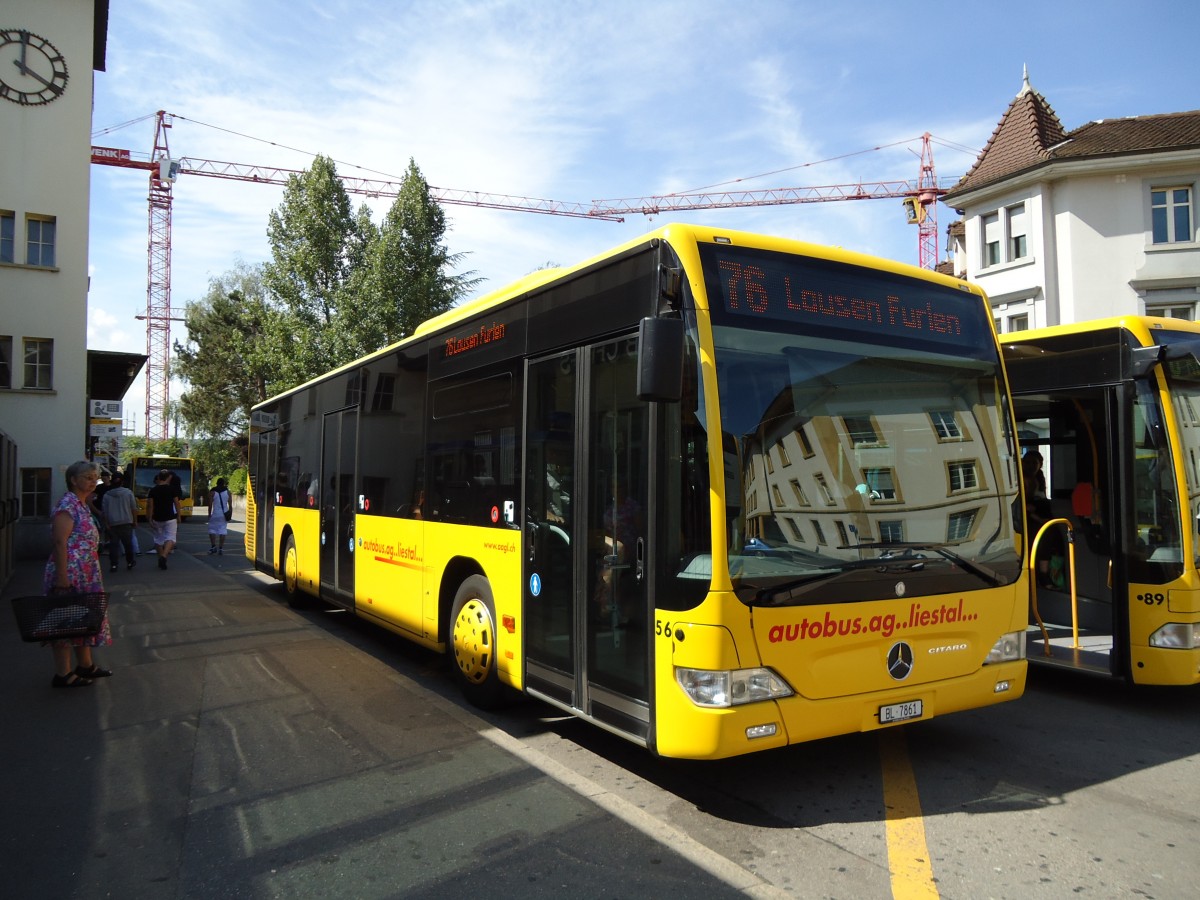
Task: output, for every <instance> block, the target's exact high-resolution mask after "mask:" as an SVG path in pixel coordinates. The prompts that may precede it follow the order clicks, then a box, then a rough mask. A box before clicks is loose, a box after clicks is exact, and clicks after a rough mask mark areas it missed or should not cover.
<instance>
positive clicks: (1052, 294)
mask: <svg viewBox="0 0 1200 900" xmlns="http://www.w3.org/2000/svg"><path fill="white" fill-rule="evenodd" d="M1198 188H1200V111H1192V112H1181V113H1166V114H1162V115H1149V116H1134V117H1131V118H1126V119H1103V120H1100V121H1098V122H1089V123H1087V124H1086V125H1083V126H1081V127H1079V128H1076V129H1075V130H1074V131H1070V132H1068V131H1066V130H1065V129H1064V128H1063V126H1062V123H1061V122H1060V121H1059V119H1058V116H1057V115H1056V114H1055V112H1054V110H1053V109H1052V108H1051V107H1050V104H1049V103H1048V102H1047V101H1046V98H1045V97H1043V96H1042V95H1041V94H1039V93H1038V92H1037V91H1035V90H1034V89H1033V88H1032V87H1030V84H1029V78H1028V75H1026V77H1025V82H1024V85H1023V86H1022V88H1021V91H1020V93H1018V94H1017V96H1016V98H1015V99H1014V100H1013V101H1012V103H1011V104H1010V105H1009V107H1008V110H1007V111H1006V112H1005V113H1004V116H1003V117H1002V118H1001V119H1000V123H999V124H998V125H997V126H996V130H995V132H994V133H993V134H992V136H991V139H990V140H989V141H988V143H987V146H986V147H985V148H984V149H983V152H982V153H980V155H979V158H978V159H977V160H976V161H975V165H974V166H973V167H972V168H971V170H970V171H969V172H968V173H967V174H966V175H965V176H963V178H962V180H961V181H959V183H958V184H956V185H955V186H954V187H953V188H952V189H951V190H950V192H949V193H948V194H947V195H946V196H945V198H944V199H945V202H946V203H947V204H948V205H950V206H951V207H954V208H955V209H957V210H958V211H959V212H960V213H961V214H962V215H963V221H962V223H961V224H960V223H955V225H953V226H951V228H950V231H949V235H950V245H951V249H952V251H953V255H954V274H956V275H958V276H959V277H963V278H967V279H969V280H971V281H974V282H976V283H977V284H979V285H980V286H981V287H982V288H983V289H984V290H985V291H987V293H988V296H989V297H990V298H991V302H992V308H993V311H994V314H995V318H996V322H997V327H998V328H999V329H1000V330H1001V331H1019V330H1022V329H1026V328H1040V327H1042V326H1046V325H1059V324H1063V323H1068V322H1079V321H1084V320H1087V319H1094V318H1099V317H1102V316H1115V315H1132V314H1149V315H1164V316H1175V317H1180V318H1187V319H1195V318H1197V317H1198V309H1197V304H1198V302H1200V242H1198V241H1197V216H1196V206H1195V204H1196V196H1197V190H1198Z"/></svg>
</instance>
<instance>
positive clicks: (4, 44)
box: [0, 28, 67, 106]
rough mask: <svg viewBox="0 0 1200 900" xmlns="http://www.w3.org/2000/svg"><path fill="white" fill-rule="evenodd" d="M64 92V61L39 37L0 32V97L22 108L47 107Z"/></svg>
mask: <svg viewBox="0 0 1200 900" xmlns="http://www.w3.org/2000/svg"><path fill="white" fill-rule="evenodd" d="M66 89H67V61H66V60H65V59H63V55H62V54H61V53H59V52H58V48H57V47H55V46H54V45H53V44H52V43H50V42H49V41H48V40H46V39H45V38H43V37H38V36H37V35H36V34H33V33H32V32H29V31H24V30H22V29H19V28H8V29H5V30H3V31H0V97H3V98H4V99H5V100H11V101H12V102H13V103H21V104H24V105H26V106H38V105H40V104H42V103H49V102H50V101H51V100H53V99H54V98H56V97H58V96H60V95H61V94H62V92H63V91H65V90H66Z"/></svg>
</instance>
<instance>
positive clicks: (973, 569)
mask: <svg viewBox="0 0 1200 900" xmlns="http://www.w3.org/2000/svg"><path fill="white" fill-rule="evenodd" d="M855 547H863V548H865V549H868V550H880V549H884V548H886V549H889V550H890V549H892V548H897V547H898V548H900V549H902V550H932V551H933V552H934V553H936V554H937V555H938V556H940V557H942V558H943V559H948V560H950V562H952V563H954V564H955V565H958V566H961V567H962V569H963V570H964V571H967V572H970V573H971V574H972V575H974V576H975V577H977V578H979V579H981V580H983V581H986V582H987V583H988V584H990V585H991V586H992V587H999V586H1000V585H1002V584H1004V583H1005V581H1004V579H1003V578H1002V577H1001V576H1000V575H999V573H997V572H996V571H995V570H994V569H990V568H988V567H987V566H985V565H982V564H981V563H977V562H974V561H972V560H969V559H967V558H966V557H965V556H963V555H961V554H959V553H955V552H954V551H953V550H951V549H950V548H949V545H947V544H931V543H922V542H920V541H874V542H872V543H868V544H849V545H846V546H844V547H839V548H838V549H839V550H841V549H846V550H852V549H854V548H855ZM880 559H883V557H882V556H881V557H880Z"/></svg>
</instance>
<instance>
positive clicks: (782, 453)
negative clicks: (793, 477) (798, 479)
mask: <svg viewBox="0 0 1200 900" xmlns="http://www.w3.org/2000/svg"><path fill="white" fill-rule="evenodd" d="M775 447H776V449H777V450H778V451H779V464H780V465H781V466H785V467H786V466H790V465H791V464H792V458H791V457H790V456H788V452H787V447H785V446H783V441H780V442H779V443H778V444H776V445H775Z"/></svg>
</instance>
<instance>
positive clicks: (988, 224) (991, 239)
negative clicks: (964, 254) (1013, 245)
mask: <svg viewBox="0 0 1200 900" xmlns="http://www.w3.org/2000/svg"><path fill="white" fill-rule="evenodd" d="M998 265H1000V214H999V213H992V214H991V215H987V216H984V217H983V267H984V268H985V269H986V268H987V267H988V266H998Z"/></svg>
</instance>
